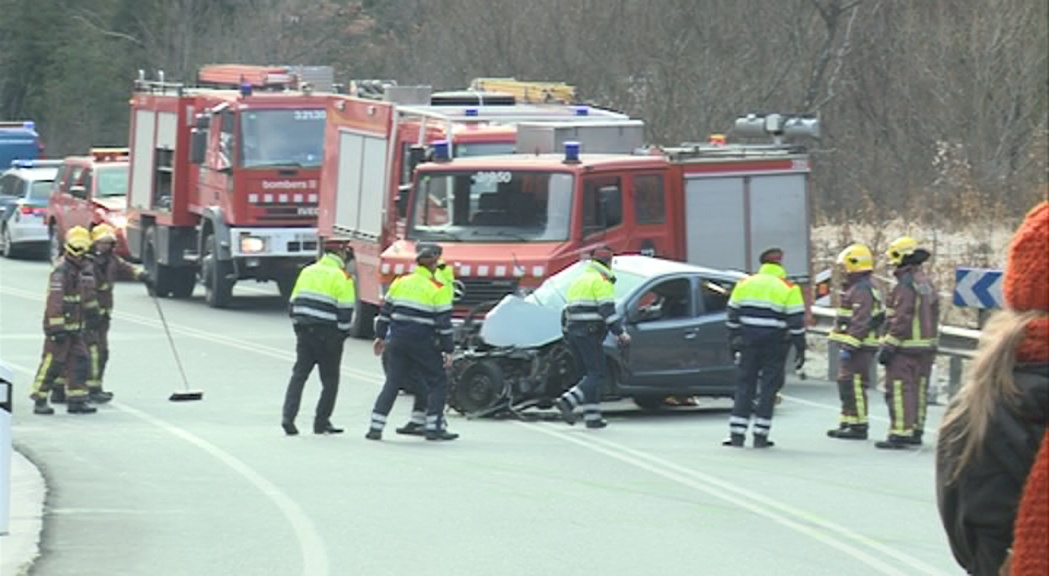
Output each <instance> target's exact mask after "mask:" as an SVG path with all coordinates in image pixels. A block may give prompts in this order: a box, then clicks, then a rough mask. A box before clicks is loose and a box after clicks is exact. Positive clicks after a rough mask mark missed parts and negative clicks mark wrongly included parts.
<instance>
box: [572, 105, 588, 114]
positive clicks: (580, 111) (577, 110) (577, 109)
mask: <svg viewBox="0 0 1049 576" xmlns="http://www.w3.org/2000/svg"><path fill="white" fill-rule="evenodd" d="M575 115H576V116H589V115H590V107H589V106H576V107H575Z"/></svg>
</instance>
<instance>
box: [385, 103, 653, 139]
mask: <svg viewBox="0 0 1049 576" xmlns="http://www.w3.org/2000/svg"><path fill="white" fill-rule="evenodd" d="M395 110H396V112H397V115H398V119H399V121H400V120H404V119H417V120H419V121H420V122H419V124H420V126H419V141H418V143H419V144H423V143H424V140H425V134H426V127H427V124H428V122H431V121H433V122H437V123H443V124H444V125H445V134H448V135H451V134H453V132H454V128H455V126H456V124H459V125H462V124H479V123H491V124H519V123H524V122H543V123H555V124H558V123H564V124H569V123H570V124H574V125H579V124H595V125H596V124H603V125H607V124H610V123H611V124H615V123H619V122H624V123H626V122H635V121H634V120H631V119H630V116H628V115H626V114H622V113H619V112H613V111H611V110H603V109H601V108H591V107H589V106H559V105H537V104H515V105H512V106H492V107H489V108H486V107H484V106H397V107H396V109H395Z"/></svg>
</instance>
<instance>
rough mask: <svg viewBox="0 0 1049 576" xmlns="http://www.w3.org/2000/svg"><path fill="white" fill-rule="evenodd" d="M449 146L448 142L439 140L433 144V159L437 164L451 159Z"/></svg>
mask: <svg viewBox="0 0 1049 576" xmlns="http://www.w3.org/2000/svg"><path fill="white" fill-rule="evenodd" d="M448 146H449V145H448V141H447V140H437V141H436V142H434V143H433V159H434V161H435V162H441V161H447V160H448V159H449V158H450V156H449V154H448V152H449V147H448Z"/></svg>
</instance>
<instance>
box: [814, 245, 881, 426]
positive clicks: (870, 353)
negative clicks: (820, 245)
mask: <svg viewBox="0 0 1049 576" xmlns="http://www.w3.org/2000/svg"><path fill="white" fill-rule="evenodd" d="M838 263H839V264H840V265H842V266H843V267H844V268H845V282H844V284H843V286H842V292H841V299H840V301H839V302H838V313H837V318H836V319H835V321H834V330H833V331H832V332H831V334H830V337H829V339H830V340H831V341H833V342H837V343H838V346H839V347H840V351H839V353H838V395H839V396H840V397H841V416H840V418H839V425H838V427H837V428H834V429H832V430H828V431H827V436H830V437H831V438H841V439H844V440H866V439H867V432H868V427H869V417H870V409H869V404H868V402H867V391H868V390H869V389H870V387H871V381H870V373H871V370H870V369H871V362H872V361H873V360H874V355H875V354H876V353H877V351H878V335H877V330H878V327H879V326H880V325H881V324H882V322H884V321H885V309H884V308H883V307H882V298H881V292H880V291H879V290H878V288H877V287H876V286H874V283H873V281H872V279H871V274H872V273H873V271H874V255H873V254H872V253H871V249H870V248H868V247H867V246H864V245H863V244H853V245H851V246H849V247H848V248H846V249H845V250H843V251H842V252H841V254H839V255H838Z"/></svg>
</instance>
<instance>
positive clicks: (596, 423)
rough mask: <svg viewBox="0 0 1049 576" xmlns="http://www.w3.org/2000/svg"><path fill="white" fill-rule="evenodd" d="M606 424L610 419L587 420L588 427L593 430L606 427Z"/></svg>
mask: <svg viewBox="0 0 1049 576" xmlns="http://www.w3.org/2000/svg"><path fill="white" fill-rule="evenodd" d="M606 426H608V421H607V420H605V419H604V418H598V419H597V420H587V421H586V427H587V428H590V429H591V430H600V429H601V428H605V427H606Z"/></svg>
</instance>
